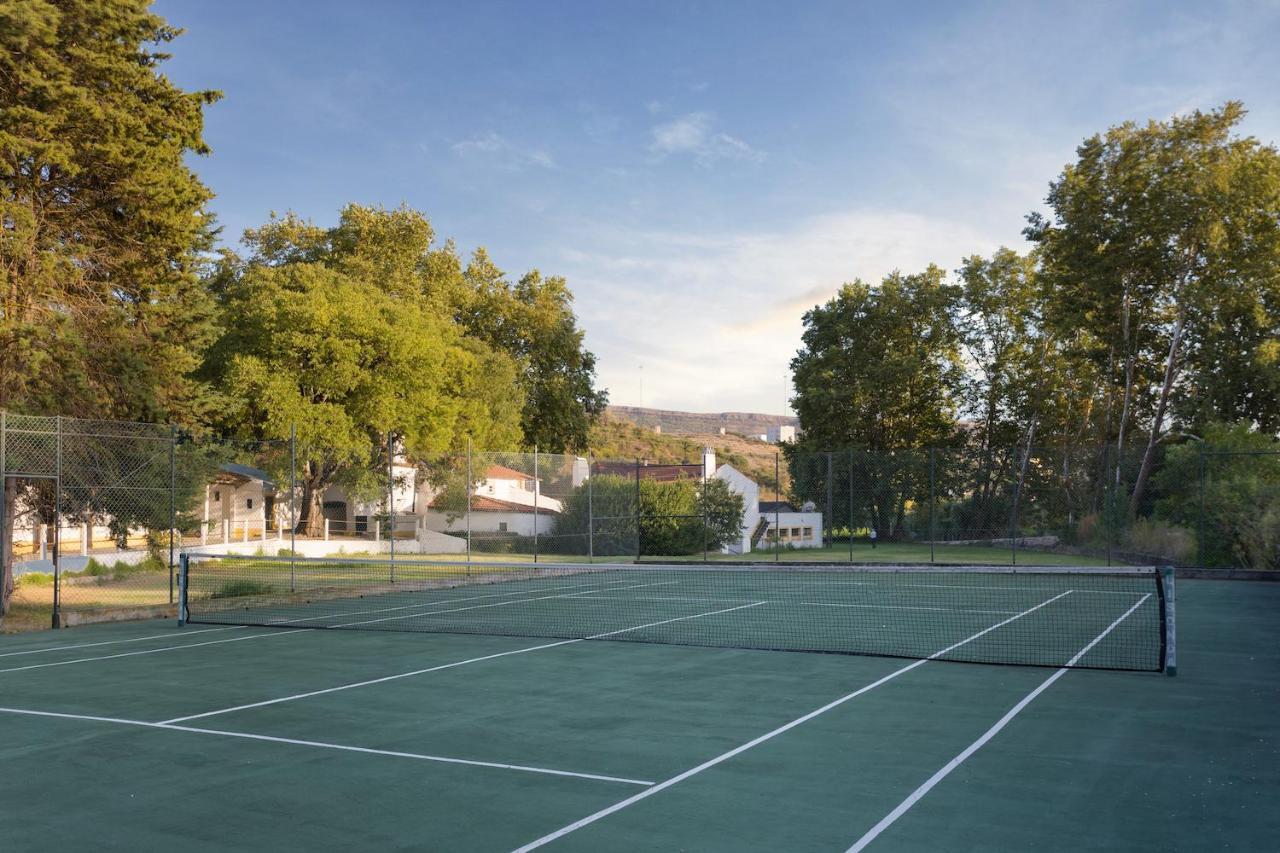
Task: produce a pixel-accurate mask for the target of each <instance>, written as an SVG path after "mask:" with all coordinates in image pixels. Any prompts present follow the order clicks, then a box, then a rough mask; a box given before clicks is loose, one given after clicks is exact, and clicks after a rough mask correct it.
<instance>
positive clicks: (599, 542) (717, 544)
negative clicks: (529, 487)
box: [553, 474, 743, 556]
mask: <svg viewBox="0 0 1280 853" xmlns="http://www.w3.org/2000/svg"><path fill="white" fill-rule="evenodd" d="M638 491H639V505H640V509H641V514H642V520H641V523H640V531H641V532H640V536H641V547H642V549H643V550H642V552H641V553H642V555H645V556H687V555H693V554H701V553H702V551H703V547H704V542H705V547H706V549H707V551H709V552H715V551H719V550H720V549H721V548H723V547H724V546H726V545H728V544H729V543H731V542H734V541H737V539H738V537H739V536H740V535H741V527H742V514H743V503H742V496H741V495H739V494H736V493H734V492H733V491H732V490H731V489H730V488H729V485H728V483H726V482H724V481H723V480H717V479H710V480H708V481H707V482H706V488H705V489H704V488H703V484H702V481H701V480H677V481H674V482H659V481H656V480H641V481H640V483H639V490H638ZM636 493H637V488H636V482H635V480H633V479H631V478H628V477H619V476H614V475H607V474H606V475H600V476H596V477H592V478H591V480H590V481H588V482H587V483H583V484H582V485H581V486H579V487H578V488H576V489H574V491H573V492H572V494H570V495H569V496H568V498H566V499H565V501H564V509H563V512H562V513H561V515H560V516H559V518H558V519H557V521H556V528H555V531H554V534H553V535H554V536H556V537H557V539H558V541H560V542H562V543H564V545H563V546H562V547H563V548H564V549H566V550H567V551H569V552H570V553H586V552H587V541H588V540H587V531H588V526H589V518H590V517H592V516H594V518H595V529H594V533H593V537H594V541H593V543H592V544H593V546H594V547H593V551H594V553H595V554H596V555H597V556H631V555H634V554H635V553H636V523H635V516H636V500H637V494H636ZM704 517H705V523H704Z"/></svg>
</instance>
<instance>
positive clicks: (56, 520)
mask: <svg viewBox="0 0 1280 853" xmlns="http://www.w3.org/2000/svg"><path fill="white" fill-rule="evenodd" d="M55 421H56V423H57V430H58V438H57V454H56V456H55V457H54V471H55V472H56V473H55V474H54V478H53V627H54V628H59V627H61V625H59V622H60V621H61V618H60V617H61V616H62V560H61V555H60V554H59V553H58V545H59V536H60V535H61V534H60V531H59V530H58V528H59V527H61V526H62V524H61V518H62V415H58V416H57V418H56V419H55ZM43 541H44V539H43V537H42V538H41V542H43Z"/></svg>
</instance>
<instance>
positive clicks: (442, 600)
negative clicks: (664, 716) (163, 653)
mask: <svg viewBox="0 0 1280 853" xmlns="http://www.w3.org/2000/svg"><path fill="white" fill-rule="evenodd" d="M599 583H601V581H589V582H587V583H566V584H557V585H556V586H546V587H543V588H542V589H515V590H509V591H507V592H491V593H486V594H485V595H466V596H459V597H456V598H439V599H436V600H435V601H418V602H415V603H413V604H399V605H396V606H395V607H378V608H375V609H372V610H349V611H347V612H345V613H330V614H328V615H326V616H300V617H298V618H297V619H278V620H275V621H273V622H272V623H271V624H272V625H289V624H291V623H294V622H302V621H304V620H319V619H338V618H341V617H343V616H365V615H367V614H370V613H390V612H392V611H395V610H413V609H415V608H420V607H436V606H438V605H443V604H454V603H456V602H459V601H478V600H479V599H482V598H505V597H510V596H513V595H528V594H529V593H531V592H543V591H544V590H548V589H580V588H581V587H584V586H593V585H596V584H599ZM618 583H621V581H618ZM459 588H461V587H456V586H453V587H435V588H427V589H424V590H406V591H405V593H404V594H405V595H413V594H415V593H418V592H436V591H437V590H441V589H442V590H451V589H459ZM598 588H599V589H602V590H609V589H619V588H621V589H627V588H628V587H617V586H605V587H598ZM217 630H222V629H217Z"/></svg>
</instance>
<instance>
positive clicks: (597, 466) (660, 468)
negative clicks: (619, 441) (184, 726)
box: [591, 462, 702, 483]
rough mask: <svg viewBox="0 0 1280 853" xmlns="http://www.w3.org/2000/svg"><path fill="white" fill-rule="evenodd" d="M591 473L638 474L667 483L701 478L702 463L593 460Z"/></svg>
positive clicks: (627, 475)
mask: <svg viewBox="0 0 1280 853" xmlns="http://www.w3.org/2000/svg"><path fill="white" fill-rule="evenodd" d="M637 472H638V473H637ZM591 473H592V474H593V475H599V474H612V475H614V476H616V477H628V478H634V477H636V476H639V477H640V479H641V480H656V481H658V482H662V483H669V482H671V481H673V480H701V479H702V465H700V464H698V463H688V464H684V465H646V464H644V463H643V462H642V463H640V465H639V467H637V466H636V463H634V462H593V463H592V464H591Z"/></svg>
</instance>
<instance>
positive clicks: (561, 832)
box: [513, 590, 1071, 853]
mask: <svg viewBox="0 0 1280 853" xmlns="http://www.w3.org/2000/svg"><path fill="white" fill-rule="evenodd" d="M1070 594H1071V590H1067V591H1066V592H1063V593H1059V594H1058V595H1055V596H1054V597H1053V598H1049V599H1046V600H1045V601H1042V602H1040V603H1039V604H1037V605H1036V606H1035V607H1031V608H1028V609H1027V610H1024V611H1022V612H1021V613H1019V614H1017V615H1016V616H1012V617H1010V618H1008V619H1005V620H1003V621H1001V622H997V623H996V624H994V625H992V626H991V627H990V628H985V629H983V630H981V631H979V632H978V633H976V634H974V635H973V636H972V637H967V638H965V639H963V640H961V641H960V642H958V643H953V644H952V645H950V646H947V647H946V648H945V649H941V650H939V651H936V652H934V653H933V654H932V655H930V656H929V657H928V658H925V659H924V660H918V661H916V662H915V663H910V664H907V665H906V666H904V667H902V668H901V669H897V670H894V671H893V672H891V673H889V674H888V675H886V676H884V677H883V678H880V679H877V680H876V681H873V682H871V683H870V684H867V685H865V686H863V687H859V688H858V689H857V690H855V691H853V692H852V693H848V694H846V695H844V696H841V697H840V698H839V699H836V700H834V701H832V702H828V703H827V704H826V705H823V706H822V707H821V708H817V709H815V710H813V711H810V712H809V713H807V714H805V715H804V716H802V717H796V718H795V719H794V720H792V721H791V722H789V723H785V724H784V725H781V726H779V727H778V728H776V729H774V730H773V731H771V732H766V733H764V734H762V735H760V736H759V737H757V738H755V739H754V740H749V741H747V742H746V743H744V744H742V745H741V746H737V747H734V748H733V749H731V750H729V751H728V752H725V753H721V754H720V755H717V756H716V757H715V758H712V759H710V760H708V761H704V762H702V763H701V764H699V765H698V766H697V767H693V768H690V769H689V770H686V771H684V772H683V773H680V774H678V775H676V776H672V777H671V778H670V779H667V780H666V781H664V782H659V783H658V784H656V785H654V786H652V787H650V788H646V789H645V790H643V791H641V792H640V793H639V794H635V795H634V796H631V797H628V798H627V799H625V800H622V801H621V802H617V803H614V804H613V805H611V806H609V807H607V808H603V809H601V810H600V811H598V812H596V813H595V814H591V815H587V816H586V817H584V818H582V819H581V820H577V821H574V822H573V823H571V824H569V825H568V826H563V827H561V828H560V829H557V830H556V831H555V832H551V833H548V834H546V835H544V836H542V837H541V838H538V839H535V840H533V841H530V842H529V843H528V844H526V845H524V846H523V847H519V848H517V849H516V850H515V851H513V853H528V851H530V850H536V849H537V848H539V847H542V846H544V845H546V844H550V843H551V842H552V841H555V840H556V839H557V838H563V837H564V836H566V835H568V834H569V833H571V832H574V831H576V830H579V829H581V828H582V827H584V826H588V825H590V824H593V823H595V822H596V821H598V820H600V819H601V818H605V817H608V816H609V815H611V814H613V813H614V812H617V811H621V810H622V809H625V808H626V807H627V806H629V805H632V804H633V803H638V802H640V801H641V800H643V799H645V798H646V797H650V796H653V795H654V794H656V793H658V792H659V791H664V790H666V789H667V788H670V787H671V786H672V785H678V784H679V783H681V782H683V781H684V780H685V779H688V778H689V777H691V776H696V775H697V774H699V773H701V772H702V771H704V770H708V769H710V768H712V767H715V766H716V765H717V764H722V763H723V762H725V761H728V760H729V759H730V758H733V757H734V756H736V755H740V754H741V753H744V752H746V751H747V750H749V749H751V748H752V747H755V746H759V745H760V744H762V743H764V742H765V741H768V740H772V739H773V738H775V737H777V736H778V735H780V734H783V733H785V732H788V731H790V730H791V729H794V728H795V727H796V726H799V725H802V724H804V723H807V722H808V721H809V720H812V719H813V718H814V717H817V716H819V715H821V714H825V713H826V712H827V711H830V710H831V709H832V708H836V707H839V706H840V705H843V704H844V703H845V702H848V701H849V700H850V699H854V698H856V697H858V696H861V695H862V694H863V693H867V692H869V691H871V690H875V689H876V688H877V687H879V686H880V685H882V684H885V683H886V682H889V681H891V680H893V679H895V678H897V677H898V676H899V675H902V674H903V673H907V672H910V671H911V670H913V669H915V668H916V667H918V666H923V665H924V664H926V663H928V662H929V661H931V660H933V659H934V658H938V657H941V656H942V655H945V654H946V653H947V652H950V651H953V650H955V649H958V648H959V647H960V646H963V645H965V644H966V643H971V642H973V641H974V640H976V639H978V638H979V637H982V636H984V635H986V634H989V633H991V632H992V631H994V630H996V629H997V628H1002V627H1004V626H1005V625H1008V624H1009V623H1010V622H1013V621H1014V620H1016V619H1021V618H1022V617H1023V616H1026V615H1027V614H1029V613H1034V612H1035V611H1037V610H1039V609H1040V608H1041V607H1044V606H1046V605H1048V604H1052V603H1053V602H1055V601H1057V600H1058V599H1060V598H1062V597H1063V596H1065V595H1070Z"/></svg>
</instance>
